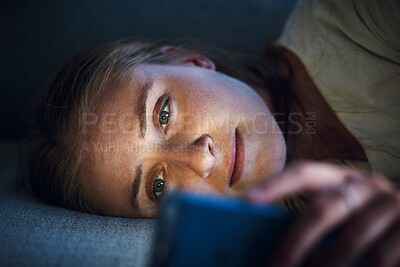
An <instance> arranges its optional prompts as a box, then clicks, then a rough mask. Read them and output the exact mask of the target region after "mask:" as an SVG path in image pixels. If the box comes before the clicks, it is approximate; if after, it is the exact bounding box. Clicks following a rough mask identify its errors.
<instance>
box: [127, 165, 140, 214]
mask: <svg viewBox="0 0 400 267" xmlns="http://www.w3.org/2000/svg"><path fill="white" fill-rule="evenodd" d="M142 173H143V166H142V164H140V165H138V166H137V167H136V171H135V178H134V180H133V182H132V186H131V195H130V198H131V204H132V208H133V210H134V211H135V212H137V211H139V202H138V195H139V189H140V183H141V181H142Z"/></svg>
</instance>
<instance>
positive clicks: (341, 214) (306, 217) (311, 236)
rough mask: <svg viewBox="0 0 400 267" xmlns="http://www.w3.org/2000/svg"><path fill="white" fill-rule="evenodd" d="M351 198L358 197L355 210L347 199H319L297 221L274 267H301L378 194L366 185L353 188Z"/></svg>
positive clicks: (281, 244)
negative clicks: (306, 258) (320, 244)
mask: <svg viewBox="0 0 400 267" xmlns="http://www.w3.org/2000/svg"><path fill="white" fill-rule="evenodd" d="M346 193H347V194H352V195H354V196H356V197H355V198H354V201H355V202H354V203H353V204H352V206H351V208H350V207H349V205H348V202H347V201H346V200H345V199H344V197H343V195H341V194H336V195H331V196H329V197H325V198H321V199H319V200H318V201H317V202H316V203H315V204H314V205H313V206H312V207H311V208H310V209H309V210H307V212H305V213H304V214H302V215H300V216H298V217H296V219H295V220H294V222H293V223H292V224H291V226H290V227H289V230H288V232H287V233H286V234H285V236H284V238H283V239H282V241H281V243H280V244H279V247H278V250H277V253H276V255H275V256H274V259H273V260H272V266H288V267H290V266H297V265H299V264H300V263H301V262H302V261H303V260H304V259H305V257H306V256H307V254H308V253H309V252H310V251H311V250H312V249H313V248H314V247H316V245H318V244H319V242H320V241H321V239H322V238H323V237H324V236H325V234H326V233H328V232H330V231H331V230H333V229H334V228H336V227H337V225H339V224H341V223H342V222H343V221H345V220H346V219H347V218H349V217H350V216H351V215H352V214H353V213H354V212H356V211H357V210H358V209H360V208H362V207H363V206H364V205H365V204H366V203H367V202H368V200H369V199H371V198H372V197H373V196H375V195H376V194H377V193H378V192H377V190H376V189H375V188H374V187H371V186H370V185H368V184H367V183H365V182H358V183H354V184H352V185H351V186H350V187H349V188H348V189H347V192H346Z"/></svg>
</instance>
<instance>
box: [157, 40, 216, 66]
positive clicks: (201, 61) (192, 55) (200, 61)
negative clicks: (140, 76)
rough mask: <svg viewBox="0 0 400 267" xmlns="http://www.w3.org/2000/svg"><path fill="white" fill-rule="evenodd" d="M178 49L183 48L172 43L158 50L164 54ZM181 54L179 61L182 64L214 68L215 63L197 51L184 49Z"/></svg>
mask: <svg viewBox="0 0 400 267" xmlns="http://www.w3.org/2000/svg"><path fill="white" fill-rule="evenodd" d="M178 49H181V50H183V48H180V47H176V46H173V45H166V46H163V47H161V48H160V51H161V53H165V54H166V53H172V52H175V51H176V50H178ZM183 54H184V56H183V59H182V60H180V61H179V62H180V63H182V64H185V65H192V66H196V67H201V68H206V69H209V70H216V68H215V63H214V62H213V61H212V60H211V59H209V58H208V57H206V56H203V55H201V54H199V53H196V52H192V51H188V50H184V52H183Z"/></svg>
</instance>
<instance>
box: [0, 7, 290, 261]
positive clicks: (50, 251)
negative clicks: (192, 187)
mask: <svg viewBox="0 0 400 267" xmlns="http://www.w3.org/2000/svg"><path fill="white" fill-rule="evenodd" d="M295 3H296V0H290V1H289V0H287V1H281V0H269V1H265V0H248V1H245V0H237V1H232V0H192V1H189V0H176V1H172V0H132V1H130V0H116V1H106V0H97V1H95V0H92V1H90V0H85V1H50V0H47V1H28V0H18V1H1V3H0V25H1V27H0V31H1V32H0V35H1V36H2V42H0V52H1V55H2V60H0V75H1V77H0V78H1V79H0V266H146V265H147V264H148V262H149V260H150V258H151V255H152V247H153V241H152V240H153V235H154V233H155V231H156V220H154V219H132V218H118V217H105V216H97V215H91V214H85V213H81V212H75V211H71V210H67V209H63V208H60V207H55V206H51V205H49V204H46V203H42V202H40V201H38V200H37V199H36V198H35V197H34V196H31V195H29V194H28V193H25V192H21V191H17V190H16V188H15V172H16V167H17V162H18V155H17V154H18V153H17V151H18V144H19V140H20V139H21V137H23V136H24V135H25V134H26V132H27V129H28V125H29V123H30V121H29V114H30V108H31V107H32V103H33V102H34V99H35V98H36V97H37V95H38V94H39V92H40V90H41V88H42V87H43V85H44V84H45V83H46V79H47V78H48V77H49V76H50V75H51V74H54V72H55V70H56V69H57V68H58V67H59V66H60V64H61V63H62V62H64V61H65V60H66V59H67V58H69V57H71V56H72V55H73V54H75V53H76V52H77V51H79V50H81V49H82V48H87V47H90V46H92V45H94V44H98V43H103V42H107V41H113V40H116V39H121V38H127V37H138V38H146V39H150V40H159V39H164V40H177V39H195V40H200V41H203V42H206V43H210V44H214V45H218V46H220V47H222V48H225V49H227V50H230V51H236V52H243V53H253V54H261V53H262V48H263V46H264V44H265V42H266V41H268V40H273V39H274V38H276V37H277V36H278V34H279V32H280V31H281V29H282V25H283V23H284V21H285V18H286V17H287V15H288V14H289V12H290V10H291V9H292V7H293V6H294V4H295Z"/></svg>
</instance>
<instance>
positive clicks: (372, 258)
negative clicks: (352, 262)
mask: <svg viewBox="0 0 400 267" xmlns="http://www.w3.org/2000/svg"><path fill="white" fill-rule="evenodd" d="M362 260H363V261H362V262H363V263H365V266H368V267H375V266H380V267H396V266H400V221H398V222H397V223H396V224H395V225H393V226H392V227H391V228H390V229H389V230H388V231H387V232H386V233H385V234H384V235H383V236H382V237H381V238H380V239H379V240H378V241H377V242H376V243H374V245H373V246H372V247H370V248H369V249H368V251H367V252H366V253H365V256H364V257H363V259H362Z"/></svg>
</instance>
